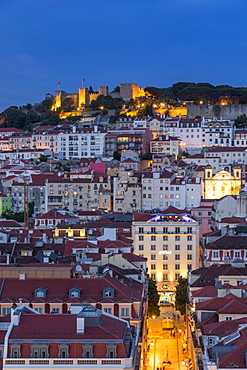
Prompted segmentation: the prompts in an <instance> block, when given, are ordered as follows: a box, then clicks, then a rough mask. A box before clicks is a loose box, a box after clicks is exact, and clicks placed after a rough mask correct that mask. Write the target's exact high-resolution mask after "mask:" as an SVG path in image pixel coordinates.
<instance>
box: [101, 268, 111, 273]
mask: <svg viewBox="0 0 247 370" xmlns="http://www.w3.org/2000/svg"><path fill="white" fill-rule="evenodd" d="M108 271H110V268H109V267H105V268H104V270H103V271H102V274H105V273H106V272H108Z"/></svg>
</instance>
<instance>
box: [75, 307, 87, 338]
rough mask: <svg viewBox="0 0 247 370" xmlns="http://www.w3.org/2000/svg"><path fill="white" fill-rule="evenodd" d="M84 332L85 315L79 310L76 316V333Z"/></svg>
mask: <svg viewBox="0 0 247 370" xmlns="http://www.w3.org/2000/svg"><path fill="white" fill-rule="evenodd" d="M84 332H85V317H84V316H83V313H82V312H79V313H78V315H77V318H76V333H77V334H84Z"/></svg>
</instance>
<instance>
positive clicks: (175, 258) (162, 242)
mask: <svg viewBox="0 0 247 370" xmlns="http://www.w3.org/2000/svg"><path fill="white" fill-rule="evenodd" d="M132 237H133V240H134V253H135V254H139V255H140V256H143V257H146V258H147V259H148V261H147V267H148V273H149V276H150V277H151V278H152V279H153V280H156V281H157V283H158V289H162V286H163V284H164V283H167V284H169V286H170V288H171V289H172V288H173V287H174V284H175V283H176V281H177V280H178V278H179V276H183V277H187V273H188V269H192V270H193V269H196V268H198V266H199V224H198V221H197V220H196V218H195V217H193V216H191V215H190V214H187V213H186V211H183V210H178V209H176V208H174V207H169V208H167V209H166V210H165V211H164V212H163V213H159V214H135V215H134V221H133V223H132Z"/></svg>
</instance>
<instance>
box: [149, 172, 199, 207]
mask: <svg viewBox="0 0 247 370" xmlns="http://www.w3.org/2000/svg"><path fill="white" fill-rule="evenodd" d="M201 194H202V184H201V179H200V178H199V177H196V178H194V177H193V178H192V177H181V176H176V174H175V173H174V172H169V171H166V170H163V171H162V172H145V173H142V210H143V211H146V210H153V209H164V208H167V207H169V206H173V207H177V208H180V209H191V208H193V207H198V206H199V204H200V200H201Z"/></svg>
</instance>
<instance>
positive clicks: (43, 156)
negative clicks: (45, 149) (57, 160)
mask: <svg viewBox="0 0 247 370" xmlns="http://www.w3.org/2000/svg"><path fill="white" fill-rule="evenodd" d="M48 157H49V155H44V154H40V157H39V161H40V162H47V159H48Z"/></svg>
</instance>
